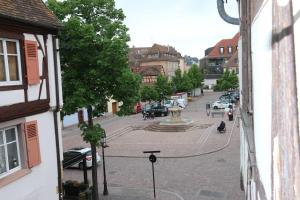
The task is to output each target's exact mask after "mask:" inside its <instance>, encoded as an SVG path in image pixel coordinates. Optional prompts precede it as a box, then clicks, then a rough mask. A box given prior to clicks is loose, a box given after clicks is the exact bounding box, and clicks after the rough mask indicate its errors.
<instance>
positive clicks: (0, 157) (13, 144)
mask: <svg viewBox="0 0 300 200" xmlns="http://www.w3.org/2000/svg"><path fill="white" fill-rule="evenodd" d="M19 169H21V162H20V150H19V136H18V129H17V127H16V126H13V127H9V128H5V129H0V178H1V177H3V176H6V175H8V174H11V173H13V172H15V171H17V170H19Z"/></svg>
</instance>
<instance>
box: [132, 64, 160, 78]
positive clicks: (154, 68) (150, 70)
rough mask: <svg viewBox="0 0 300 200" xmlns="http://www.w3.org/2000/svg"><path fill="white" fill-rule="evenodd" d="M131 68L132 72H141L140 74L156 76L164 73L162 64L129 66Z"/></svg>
mask: <svg viewBox="0 0 300 200" xmlns="http://www.w3.org/2000/svg"><path fill="white" fill-rule="evenodd" d="M131 70H132V72H134V73H138V74H141V75H142V76H158V75H159V74H163V75H164V74H165V72H164V68H163V66H162V65H149V66H140V67H131Z"/></svg>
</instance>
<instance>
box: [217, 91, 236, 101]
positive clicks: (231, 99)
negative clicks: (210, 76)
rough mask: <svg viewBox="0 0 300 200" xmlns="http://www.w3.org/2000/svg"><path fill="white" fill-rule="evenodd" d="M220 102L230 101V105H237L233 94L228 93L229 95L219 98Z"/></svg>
mask: <svg viewBox="0 0 300 200" xmlns="http://www.w3.org/2000/svg"><path fill="white" fill-rule="evenodd" d="M219 100H220V101H228V102H230V103H236V101H237V100H236V99H235V97H234V96H233V93H227V94H223V95H221V96H220V97H219Z"/></svg>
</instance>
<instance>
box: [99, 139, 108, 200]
mask: <svg viewBox="0 0 300 200" xmlns="http://www.w3.org/2000/svg"><path fill="white" fill-rule="evenodd" d="M101 147H102V165H103V195H104V196H105V195H108V190H107V181H106V171H105V158H104V149H105V148H106V147H108V145H107V144H106V136H105V137H103V138H101Z"/></svg>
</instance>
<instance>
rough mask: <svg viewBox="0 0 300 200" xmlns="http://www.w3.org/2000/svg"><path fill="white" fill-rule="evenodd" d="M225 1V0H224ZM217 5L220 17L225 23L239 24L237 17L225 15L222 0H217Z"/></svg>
mask: <svg viewBox="0 0 300 200" xmlns="http://www.w3.org/2000/svg"><path fill="white" fill-rule="evenodd" d="M237 1H239V0H237ZM226 2H227V0H226ZM217 6H218V12H219V15H220V17H221V18H222V19H223V20H224V21H225V22H227V23H229V24H233V25H240V20H239V18H233V17H230V16H229V15H227V13H226V11H225V8H224V0H217Z"/></svg>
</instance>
